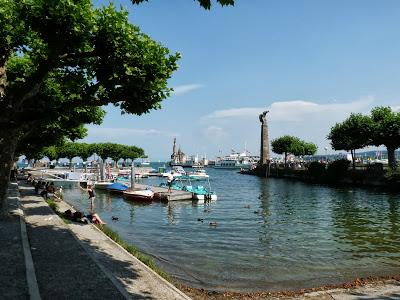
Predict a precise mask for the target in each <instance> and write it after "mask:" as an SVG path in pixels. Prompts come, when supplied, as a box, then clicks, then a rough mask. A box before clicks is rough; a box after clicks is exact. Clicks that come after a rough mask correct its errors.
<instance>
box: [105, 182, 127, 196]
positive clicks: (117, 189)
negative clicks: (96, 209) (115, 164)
mask: <svg viewBox="0 0 400 300" xmlns="http://www.w3.org/2000/svg"><path fill="white" fill-rule="evenodd" d="M128 188H129V187H128V186H127V185H125V184H122V183H119V182H114V183H113V184H111V185H109V186H108V187H107V191H109V192H110V193H114V194H122V193H123V192H124V191H126V190H127V189H128Z"/></svg>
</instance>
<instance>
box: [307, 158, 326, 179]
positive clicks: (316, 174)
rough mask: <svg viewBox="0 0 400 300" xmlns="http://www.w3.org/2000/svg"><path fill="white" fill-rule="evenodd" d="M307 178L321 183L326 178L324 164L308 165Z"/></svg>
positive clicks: (314, 163)
mask: <svg viewBox="0 0 400 300" xmlns="http://www.w3.org/2000/svg"><path fill="white" fill-rule="evenodd" d="M308 176H309V177H310V178H311V179H312V180H317V181H322V180H323V179H324V178H325V176H326V168H325V164H324V163H320V162H318V161H313V162H312V163H310V164H309V165H308Z"/></svg>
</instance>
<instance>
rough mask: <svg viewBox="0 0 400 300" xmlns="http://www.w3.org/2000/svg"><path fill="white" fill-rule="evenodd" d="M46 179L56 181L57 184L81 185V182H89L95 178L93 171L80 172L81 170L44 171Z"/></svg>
mask: <svg viewBox="0 0 400 300" xmlns="http://www.w3.org/2000/svg"><path fill="white" fill-rule="evenodd" d="M42 177H44V178H46V179H45V180H48V181H51V182H54V184H55V185H56V186H73V185H79V184H80V183H81V182H88V181H92V180H93V179H94V174H92V173H80V172H63V173H60V172H44V173H43V176H42Z"/></svg>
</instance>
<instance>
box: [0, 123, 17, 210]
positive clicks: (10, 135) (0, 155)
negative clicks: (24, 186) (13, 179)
mask: <svg viewBox="0 0 400 300" xmlns="http://www.w3.org/2000/svg"><path fill="white" fill-rule="evenodd" d="M16 146H17V136H16V132H12V131H9V130H7V129H0V149H1V150H0V218H4V217H6V216H7V215H8V203H7V190H8V184H9V182H10V171H11V168H12V167H13V164H14V154H15V149H16Z"/></svg>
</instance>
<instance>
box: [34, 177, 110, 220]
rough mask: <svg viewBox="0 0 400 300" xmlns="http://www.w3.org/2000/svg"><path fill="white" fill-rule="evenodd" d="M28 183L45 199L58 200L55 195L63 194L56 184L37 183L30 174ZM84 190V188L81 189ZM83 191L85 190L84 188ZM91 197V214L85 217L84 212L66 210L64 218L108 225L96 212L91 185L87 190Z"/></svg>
mask: <svg viewBox="0 0 400 300" xmlns="http://www.w3.org/2000/svg"><path fill="white" fill-rule="evenodd" d="M27 183H30V184H32V185H33V186H34V188H35V193H36V194H37V195H40V196H42V197H44V198H45V199H47V198H49V197H56V198H58V197H57V196H56V195H55V193H56V192H58V193H60V194H61V191H62V187H60V189H59V190H58V191H57V189H56V187H55V185H54V182H46V181H41V180H39V181H37V180H35V179H34V178H33V177H32V175H31V174H28V178H27ZM81 188H82V187H81ZM82 189H83V188H82ZM84 190H85V191H87V193H88V195H89V210H90V211H89V214H87V215H85V214H84V213H83V212H80V211H75V212H72V211H71V210H70V209H68V210H66V211H65V212H64V213H63V216H64V217H65V218H66V219H68V220H71V221H74V222H80V223H85V224H90V223H93V224H102V225H103V224H106V223H104V222H103V220H101V218H100V217H99V215H98V214H96V213H95V212H94V199H95V192H94V189H93V187H92V186H91V185H88V186H87V188H86V189H84Z"/></svg>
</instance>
